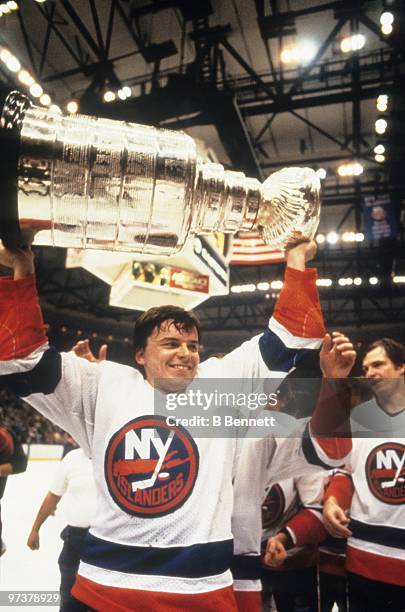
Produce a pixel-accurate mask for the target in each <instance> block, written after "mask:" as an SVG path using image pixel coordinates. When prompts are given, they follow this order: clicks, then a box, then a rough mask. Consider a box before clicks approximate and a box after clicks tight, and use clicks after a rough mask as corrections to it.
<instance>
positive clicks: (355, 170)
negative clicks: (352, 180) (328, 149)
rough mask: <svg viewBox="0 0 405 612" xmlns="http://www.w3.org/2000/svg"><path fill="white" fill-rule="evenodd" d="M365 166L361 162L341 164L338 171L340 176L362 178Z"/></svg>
mask: <svg viewBox="0 0 405 612" xmlns="http://www.w3.org/2000/svg"><path fill="white" fill-rule="evenodd" d="M363 170H364V168H363V166H362V165H361V164H359V162H353V163H349V164H341V165H340V166H339V167H338V169H337V172H338V175H339V176H360V174H362V173H363Z"/></svg>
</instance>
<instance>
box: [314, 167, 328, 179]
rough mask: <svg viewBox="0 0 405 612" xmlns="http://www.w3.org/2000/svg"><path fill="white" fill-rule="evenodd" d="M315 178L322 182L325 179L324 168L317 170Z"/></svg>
mask: <svg viewBox="0 0 405 612" xmlns="http://www.w3.org/2000/svg"><path fill="white" fill-rule="evenodd" d="M315 174H316V176H317V177H318V178H319V179H321V181H323V180H324V179H325V178H326V170H325V168H318V170H317V171H316V172H315Z"/></svg>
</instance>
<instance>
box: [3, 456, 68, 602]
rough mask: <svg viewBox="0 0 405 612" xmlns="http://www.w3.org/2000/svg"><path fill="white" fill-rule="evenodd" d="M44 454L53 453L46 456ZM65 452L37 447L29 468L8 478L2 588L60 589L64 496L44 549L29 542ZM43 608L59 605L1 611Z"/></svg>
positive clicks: (45, 531)
mask: <svg viewBox="0 0 405 612" xmlns="http://www.w3.org/2000/svg"><path fill="white" fill-rule="evenodd" d="M43 448H44V447H42V449H43ZM44 454H48V455H49V454H50V455H51V456H50V457H48V458H45V457H43V455H44ZM61 454H62V447H55V446H54V447H48V449H47V452H46V453H44V452H41V449H40V448H39V447H38V448H36V449H35V450H34V449H33V451H32V455H38V456H37V457H35V456H34V457H33V458H31V459H30V460H29V462H28V467H27V471H26V472H24V473H23V474H18V475H16V476H10V477H9V478H8V481H7V485H6V491H5V494H4V497H3V500H2V519H3V540H4V541H5V543H6V546H7V551H6V552H5V553H4V555H3V556H2V557H1V558H0V587H1V588H0V590H1V591H31V590H32V591H59V567H58V556H59V553H60V550H61V548H62V540H61V539H60V537H59V534H60V532H61V531H62V529H63V527H64V526H65V525H66V522H65V520H64V515H63V514H64V513H63V499H62V500H61V501H60V503H59V506H58V509H57V512H56V514H55V516H50V517H49V518H48V519H47V520H46V522H45V523H44V524H43V526H42V528H41V530H40V549H39V550H36V551H32V550H30V549H29V548H28V546H27V545H26V542H27V538H28V535H29V532H30V530H31V526H32V523H33V522H34V518H35V516H36V514H37V512H38V509H39V506H40V504H41V503H42V500H43V498H44V496H45V494H46V493H47V492H48V489H49V485H50V483H51V481H52V478H53V474H54V472H55V469H56V467H57V465H58V458H60V456H61ZM41 455H42V457H41ZM40 609H41V610H48V611H49V612H51V611H52V612H53V611H57V610H59V606H58V605H56V606H53V605H46V606H45V605H38V606H35V607H34V606H33V605H31V606H29V607H28V606H22V605H21V604H18V605H14V606H9V605H6V606H3V605H1V606H0V612H3V611H10V612H12V611H13V612H17V611H18V610H40Z"/></svg>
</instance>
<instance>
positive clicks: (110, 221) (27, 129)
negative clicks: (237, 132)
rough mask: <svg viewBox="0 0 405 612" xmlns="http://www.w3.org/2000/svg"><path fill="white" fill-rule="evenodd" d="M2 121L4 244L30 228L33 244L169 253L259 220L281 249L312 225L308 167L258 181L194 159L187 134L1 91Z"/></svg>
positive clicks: (316, 188)
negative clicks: (199, 237)
mask: <svg viewBox="0 0 405 612" xmlns="http://www.w3.org/2000/svg"><path fill="white" fill-rule="evenodd" d="M1 125H2V129H1V135H2V142H3V150H4V148H6V147H7V156H6V160H5V163H3V162H2V167H1V169H0V181H1V190H2V196H1V197H2V201H1V204H0V235H1V237H2V239H3V242H4V243H5V244H7V245H8V246H16V245H18V244H19V242H21V235H20V228H21V229H24V228H27V227H29V228H32V229H34V230H36V231H37V232H38V233H37V235H36V238H35V244H42V245H52V246H61V247H76V248H91V249H107V250H111V251H130V252H133V253H147V254H154V255H156V254H159V255H171V254H173V253H176V252H177V251H179V250H180V249H181V248H182V247H183V245H184V243H185V241H186V239H187V237H188V236H190V235H193V234H209V233H212V232H226V233H232V234H234V233H235V232H237V231H240V230H242V231H248V230H252V229H254V228H257V229H259V231H260V233H261V235H262V237H263V239H264V241H265V242H266V243H268V244H269V245H271V246H272V247H274V248H281V249H282V248H284V247H285V246H286V244H287V243H288V241H289V240H291V239H292V237H294V238H296V237H297V235H298V236H302V237H306V238H312V237H313V236H314V233H315V231H316V229H317V226H318V222H319V212H320V195H319V194H320V182H319V179H318V177H317V175H316V173H315V172H314V171H313V170H311V169H310V168H284V169H283V170H280V171H279V172H276V173H274V174H272V175H271V176H270V177H269V178H268V179H267V180H266V181H264V183H263V184H261V183H260V182H259V181H258V180H257V179H253V178H248V177H246V176H245V175H244V174H243V173H242V172H233V171H229V170H225V169H224V168H223V166H222V165H220V164H214V163H203V162H201V161H199V160H198V159H197V154H196V146H195V143H194V140H193V139H192V138H191V137H190V136H188V135H187V134H184V133H183V132H175V131H169V130H165V129H160V128H153V127H149V126H144V125H138V124H135V123H127V122H123V121H112V120H108V119H101V118H95V117H88V116H84V115H69V116H63V115H62V114H60V113H58V112H55V111H51V110H49V109H46V108H39V107H35V106H32V104H31V102H30V101H29V99H28V98H27V97H26V96H24V95H22V94H20V93H19V92H12V93H11V94H9V95H8V97H7V98H6V101H5V103H4V107H3V112H2V116H1ZM297 232H298V234H297Z"/></svg>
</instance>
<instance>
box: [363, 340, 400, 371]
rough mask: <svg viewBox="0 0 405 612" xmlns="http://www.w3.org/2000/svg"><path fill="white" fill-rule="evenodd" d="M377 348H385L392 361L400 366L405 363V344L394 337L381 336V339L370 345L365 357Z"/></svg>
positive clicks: (364, 354)
mask: <svg viewBox="0 0 405 612" xmlns="http://www.w3.org/2000/svg"><path fill="white" fill-rule="evenodd" d="M376 348H383V349H384V350H385V352H386V353H387V356H388V357H389V359H391V361H392V363H393V364H394V365H395V366H396V367H397V368H400V367H401V366H402V365H404V363H405V348H404V345H403V344H401V343H400V342H397V341H396V340H393V339H392V338H380V340H376V341H375V342H373V343H372V344H370V346H368V347H367V348H366V350H365V351H364V353H363V359H364V357H365V356H366V355H367V353H369V352H370V351H373V350H374V349H376Z"/></svg>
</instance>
